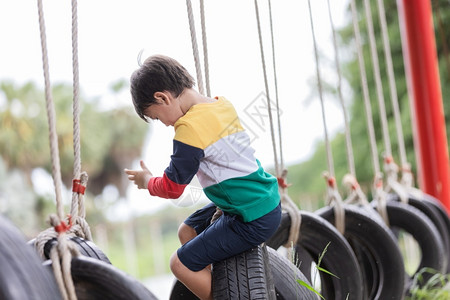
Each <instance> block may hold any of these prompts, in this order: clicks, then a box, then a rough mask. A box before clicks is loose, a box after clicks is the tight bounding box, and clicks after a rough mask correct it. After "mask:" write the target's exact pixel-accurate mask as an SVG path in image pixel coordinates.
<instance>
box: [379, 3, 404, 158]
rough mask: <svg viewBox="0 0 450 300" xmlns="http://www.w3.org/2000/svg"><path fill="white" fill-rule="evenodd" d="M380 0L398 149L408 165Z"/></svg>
mask: <svg viewBox="0 0 450 300" xmlns="http://www.w3.org/2000/svg"><path fill="white" fill-rule="evenodd" d="M377 1H378V13H379V18H380V24H381V32H382V36H383V45H384V55H385V58H386V66H387V74H388V78H389V89H390V91H391V102H392V109H393V112H394V118H395V128H396V130H397V140H398V150H399V155H400V161H401V164H402V167H403V166H408V165H409V163H408V160H407V157H406V150H405V138H404V136H403V130H402V120H401V117H400V109H399V105H398V97H397V86H396V83H395V75H394V67H393V64H392V55H391V46H390V43H389V35H388V30H387V24H386V12H385V9H384V3H383V0H377Z"/></svg>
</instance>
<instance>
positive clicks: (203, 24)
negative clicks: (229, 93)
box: [200, 0, 211, 97]
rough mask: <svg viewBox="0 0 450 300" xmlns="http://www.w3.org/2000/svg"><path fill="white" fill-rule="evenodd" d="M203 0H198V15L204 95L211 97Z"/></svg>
mask: <svg viewBox="0 0 450 300" xmlns="http://www.w3.org/2000/svg"><path fill="white" fill-rule="evenodd" d="M204 2H205V1H204V0H200V17H201V25H202V41H203V62H204V65H205V66H204V67H205V84H206V96H208V97H211V89H210V87H209V63H208V45H207V41H206V21H205V4H204Z"/></svg>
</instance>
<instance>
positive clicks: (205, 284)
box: [170, 251, 213, 300]
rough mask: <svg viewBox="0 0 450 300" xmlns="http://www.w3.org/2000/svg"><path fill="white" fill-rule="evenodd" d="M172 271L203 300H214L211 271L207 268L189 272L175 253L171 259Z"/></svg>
mask: <svg viewBox="0 0 450 300" xmlns="http://www.w3.org/2000/svg"><path fill="white" fill-rule="evenodd" d="M170 269H171V270H172V273H173V274H174V275H175V277H176V278H177V279H178V280H179V281H181V282H182V283H183V284H184V285H185V286H187V287H188V288H189V289H190V290H191V292H192V293H194V294H195V295H196V296H197V297H199V298H200V299H202V300H212V299H213V297H212V287H211V282H212V279H211V270H210V268H208V267H206V268H204V269H203V270H200V271H197V272H194V271H191V270H189V269H188V268H187V267H186V266H185V265H183V263H182V262H181V261H180V259H179V258H178V254H177V252H176V251H175V253H174V254H173V255H172V257H171V258H170Z"/></svg>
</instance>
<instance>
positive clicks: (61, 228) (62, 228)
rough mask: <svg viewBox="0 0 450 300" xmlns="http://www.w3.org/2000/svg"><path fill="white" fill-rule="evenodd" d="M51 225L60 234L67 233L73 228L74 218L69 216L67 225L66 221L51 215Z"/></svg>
mask: <svg viewBox="0 0 450 300" xmlns="http://www.w3.org/2000/svg"><path fill="white" fill-rule="evenodd" d="M50 224H51V225H52V226H53V228H54V229H55V231H56V232H57V233H58V234H62V233H65V232H66V231H68V230H69V229H70V228H71V227H72V216H71V215H67V223H66V222H65V221H64V220H59V218H58V217H57V216H56V215H50Z"/></svg>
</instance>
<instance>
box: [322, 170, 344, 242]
mask: <svg viewBox="0 0 450 300" xmlns="http://www.w3.org/2000/svg"><path fill="white" fill-rule="evenodd" d="M323 177H324V178H325V180H326V182H327V186H328V187H327V205H329V206H333V209H334V216H335V227H336V229H337V230H338V231H339V232H340V233H342V234H344V232H345V209H344V203H343V201H342V198H341V195H340V194H339V192H338V190H337V187H336V179H335V178H334V177H333V176H331V175H330V174H329V173H328V172H324V173H323Z"/></svg>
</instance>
